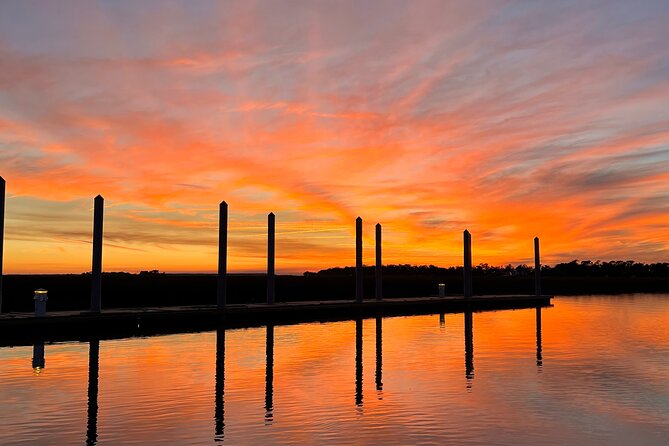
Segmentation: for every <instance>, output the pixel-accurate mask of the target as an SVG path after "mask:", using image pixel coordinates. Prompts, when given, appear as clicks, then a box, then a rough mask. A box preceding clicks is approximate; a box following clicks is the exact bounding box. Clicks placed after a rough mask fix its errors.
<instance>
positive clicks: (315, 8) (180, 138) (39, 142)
mask: <svg viewBox="0 0 669 446" xmlns="http://www.w3.org/2000/svg"><path fill="white" fill-rule="evenodd" d="M667 21H669V4H667V3H666V2H663V1H652V0H647V1H642V2H635V3H634V4H633V5H632V4H629V2H625V1H606V2H598V1H594V2H588V3H584V2H580V1H578V2H577V1H567V2H560V3H559V4H548V5H545V4H543V5H538V4H536V2H532V1H523V0H508V1H490V2H466V3H465V2H460V1H452V2H449V1H440V2H420V3H414V2H399V1H392V2H391V1H388V2H366V3H364V4H362V5H360V4H358V3H356V2H337V3H335V4H330V3H311V2H310V3H303V4H300V3H289V4H277V3H275V2H259V3H247V2H225V3H218V2H212V3H208V2H198V3H197V5H192V4H190V3H185V2H184V3H181V2H170V3H168V2H158V3H151V2H142V3H139V4H138V3H136V2H109V3H107V2H100V3H91V2H81V3H79V2H70V3H68V2H64V3H42V2H40V3H39V4H37V3H36V4H35V5H32V4H31V3H30V2H5V3H3V4H2V5H0V60H2V61H3V69H2V70H1V71H0V176H2V177H4V178H5V180H6V181H7V203H6V227H5V255H4V272H5V273H6V274H12V273H59V272H63V273H64V272H73V273H80V272H84V271H89V270H90V263H91V258H90V257H91V255H90V249H91V234H92V206H93V197H94V196H95V195H97V194H101V195H102V196H104V197H105V200H106V201H105V251H104V255H103V266H104V270H105V271H130V272H137V271H140V270H151V269H158V270H161V271H166V272H214V271H215V269H216V265H217V263H216V256H217V237H218V233H217V226H218V214H217V213H218V203H219V202H220V201H222V200H225V201H227V202H228V204H229V206H230V221H229V236H228V237H229V256H228V267H229V271H230V272H233V273H234V272H256V271H264V269H265V255H266V246H265V242H266V238H265V237H266V215H267V213H269V212H274V213H275V214H276V215H277V264H276V268H277V273H301V272H304V271H307V270H311V271H314V270H318V269H322V268H328V267H334V266H347V265H353V264H354V260H355V255H354V251H355V236H354V229H355V222H354V220H355V217H357V216H358V215H360V216H361V217H362V218H363V221H364V225H365V226H364V233H365V239H364V246H365V263H366V264H373V255H374V254H373V250H374V246H373V243H374V231H373V227H374V225H375V224H376V223H377V222H380V223H381V224H382V225H383V228H384V233H383V237H384V263H386V264H397V263H411V264H434V265H438V266H451V265H459V264H461V263H462V246H461V245H462V231H463V230H464V229H469V230H470V231H471V233H472V239H473V261H474V264H478V263H489V264H492V265H502V264H507V263H512V264H518V263H527V264H530V263H532V239H533V237H534V236H539V237H540V238H541V248H542V262H543V263H547V264H555V263H559V262H564V261H571V260H573V259H579V260H586V259H587V260H593V261H594V260H617V259H620V260H628V259H632V260H635V261H640V262H662V261H668V259H669V255H668V254H669V231H668V229H669V107H667V105H666V104H667V103H669V65H667V62H666V61H667V60H669V47H667V45H666V42H667V41H669V29H667V27H666V23H667Z"/></svg>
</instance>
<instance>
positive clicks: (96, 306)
mask: <svg viewBox="0 0 669 446" xmlns="http://www.w3.org/2000/svg"><path fill="white" fill-rule="evenodd" d="M104 206H105V200H104V198H102V196H101V195H98V196H97V197H95V204H94V206H93V265H92V283H91V312H93V313H99V312H100V309H101V308H102V222H103V218H104V216H103V213H104Z"/></svg>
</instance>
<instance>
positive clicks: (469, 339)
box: [465, 311, 474, 380]
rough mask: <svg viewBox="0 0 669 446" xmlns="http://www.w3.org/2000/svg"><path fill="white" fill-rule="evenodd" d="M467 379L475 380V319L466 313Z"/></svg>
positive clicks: (468, 312) (470, 313)
mask: <svg viewBox="0 0 669 446" xmlns="http://www.w3.org/2000/svg"><path fill="white" fill-rule="evenodd" d="M465 377H466V378H467V380H471V379H473V378H474V317H473V315H472V312H471V311H465Z"/></svg>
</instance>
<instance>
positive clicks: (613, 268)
mask: <svg viewBox="0 0 669 446" xmlns="http://www.w3.org/2000/svg"><path fill="white" fill-rule="evenodd" d="M541 275H542V291H543V292H544V293H547V294H555V295H584V294H626V293H643V292H647V293H667V292H669V264H667V263H655V264H644V263H637V262H632V261H612V262H591V261H576V260H574V261H572V262H567V263H560V264H557V265H555V266H542V274H541ZM533 276H534V268H532V267H530V266H527V265H519V266H512V265H506V266H490V265H488V264H485V263H483V264H480V265H477V266H476V267H475V268H474V271H473V290H474V294H475V295H481V294H532V293H534V277H533ZM439 283H444V284H446V294H449V295H460V294H462V290H463V274H462V267H449V268H441V267H437V266H434V265H429V266H415V265H386V266H384V267H383V296H384V297H385V298H396V297H418V296H433V295H436V294H437V292H438V286H437V285H438V284H439ZM266 284H267V278H266V277H265V275H264V274H230V275H229V276H228V303H230V304H241V303H249V302H265V301H266V290H267V285H266ZM37 288H46V289H47V290H48V291H49V302H48V304H47V308H48V310H49V311H54V310H86V309H88V307H89V305H90V293H91V275H90V273H84V274H53V275H49V274H42V275H7V276H5V278H4V286H3V308H2V310H3V311H31V310H32V309H33V308H34V302H33V299H32V296H33V291H34V290H35V289H37ZM354 293H355V268H354V267H344V268H330V269H326V270H322V271H319V272H317V273H312V272H306V273H304V274H302V275H278V276H277V277H276V300H277V301H278V302H282V301H306V300H330V299H352V298H353V296H354ZM364 293H365V298H373V297H374V267H373V266H367V267H365V268H364ZM215 303H216V275H215V274H165V273H162V272H160V271H157V270H151V271H142V272H140V273H138V274H131V273H123V272H119V273H114V272H109V273H103V274H102V306H103V308H126V307H152V306H172V305H214V304H215Z"/></svg>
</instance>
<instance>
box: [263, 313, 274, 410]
mask: <svg viewBox="0 0 669 446" xmlns="http://www.w3.org/2000/svg"><path fill="white" fill-rule="evenodd" d="M265 355H266V358H267V359H266V362H265V421H272V412H273V410H274V325H268V326H267V344H266V345H265Z"/></svg>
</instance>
